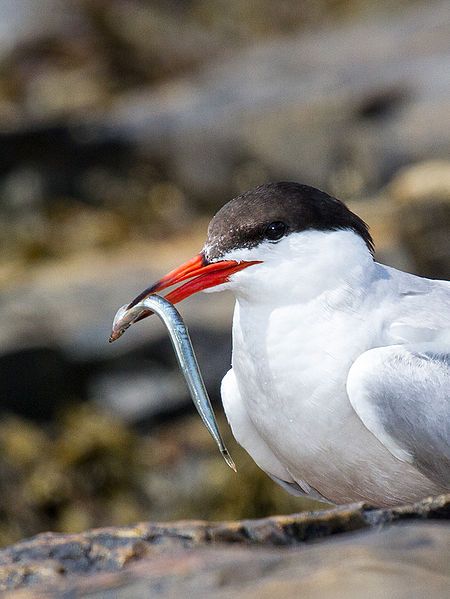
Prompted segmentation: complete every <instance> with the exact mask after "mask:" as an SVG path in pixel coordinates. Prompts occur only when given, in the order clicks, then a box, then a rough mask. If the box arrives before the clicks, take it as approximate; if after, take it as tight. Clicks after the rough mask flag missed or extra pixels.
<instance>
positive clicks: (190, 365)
mask: <svg viewBox="0 0 450 599" xmlns="http://www.w3.org/2000/svg"><path fill="white" fill-rule="evenodd" d="M151 313H154V314H156V315H157V316H158V317H159V318H160V320H161V321H162V323H163V324H164V325H165V327H166V329H167V331H168V333H169V337H170V341H171V342H172V346H173V349H174V351H175V356H176V358H177V361H178V365H179V367H180V370H181V372H182V374H183V376H184V378H185V380H186V383H187V387H188V389H189V393H190V395H191V398H192V401H193V402H194V405H195V407H196V409H197V411H198V413H199V414H200V417H201V419H202V421H203V423H204V425H205V426H206V428H207V429H208V432H209V434H210V435H211V437H212V438H213V439H214V441H215V442H216V444H217V447H218V448H219V451H220V453H221V454H222V457H223V458H224V460H225V462H226V463H227V464H228V466H229V467H230V468H231V469H232V470H234V472H237V468H236V465H235V463H234V461H233V459H232V458H231V455H230V453H229V451H228V449H227V448H226V446H225V443H224V441H223V438H222V435H221V434H220V430H219V427H218V424H217V420H216V416H215V414H214V410H213V408H212V405H211V401H210V399H209V395H208V391H207V390H206V386H205V383H204V381H203V377H202V374H201V372H200V368H199V365H198V362H197V358H196V355H195V352H194V348H193V345H192V341H191V338H190V336H189V331H188V328H187V326H186V324H185V323H184V321H183V318H182V316H181V314H180V313H179V312H178V310H177V309H176V308H175V306H174V305H173V304H172V303H171V302H169V301H168V300H167V299H165V298H164V297H161V296H160V295H156V294H152V295H149V296H148V297H146V298H145V299H143V300H142V301H140V302H139V303H137V304H136V305H134V306H133V307H132V308H129V307H128V304H126V305H124V306H122V307H120V308H119V309H118V310H117V312H116V315H115V317H114V320H113V326H112V331H111V335H110V337H109V342H110V343H112V342H113V341H116V340H117V339H119V338H120V337H121V336H122V335H123V334H124V333H125V331H126V330H127V329H129V328H130V326H131V325H132V324H134V323H135V322H137V321H138V320H141V319H142V318H144V317H145V316H148V315H149V314H151Z"/></svg>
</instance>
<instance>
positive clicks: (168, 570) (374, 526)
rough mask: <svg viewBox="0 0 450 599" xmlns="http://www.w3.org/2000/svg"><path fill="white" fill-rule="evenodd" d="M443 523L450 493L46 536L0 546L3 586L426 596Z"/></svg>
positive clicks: (437, 566) (443, 551)
mask: <svg viewBox="0 0 450 599" xmlns="http://www.w3.org/2000/svg"><path fill="white" fill-rule="evenodd" d="M448 520H450V494H449V495H442V496H439V497H435V498H428V499H425V500H423V501H421V502H419V503H416V504H413V505H407V506H401V507H396V508H391V509H378V508H372V507H370V506H367V505H364V504H351V505H347V506H340V507H336V508H331V509H328V510H324V511H318V512H303V513H300V514H293V515H289V516H273V517H269V518H263V519H257V520H242V521H234V522H204V521H194V520H193V521H178V522H172V523H152V522H147V523H140V524H138V525H136V526H131V527H117V528H116V527H111V528H101V529H94V530H91V531H87V532H84V533H81V534H55V533H44V534H40V535H37V536H36V537H33V538H32V539H29V540H25V541H21V542H19V543H17V544H15V545H12V546H10V547H7V548H5V549H3V550H1V551H0V589H1V590H2V591H3V592H6V591H12V590H14V595H10V594H9V593H8V594H6V595H5V596H6V597H8V596H14V597H78V596H83V597H85V596H89V597H98V598H100V597H102V598H105V599H106V598H109V597H111V598H112V597H114V598H116V597H134V598H139V597H153V596H170V597H182V596H187V594H188V592H189V590H192V589H194V588H195V589H196V596H204V594H205V596H206V595H207V594H208V593H211V592H214V593H216V592H217V593H219V594H218V595H216V594H215V595H214V596H229V594H228V595H227V592H228V593H230V592H233V596H236V597H253V596H257V595H258V596H259V597H261V596H263V597H264V596H267V597H269V596H271V595H270V592H271V591H270V589H272V590H274V589H275V588H276V589H277V596H278V597H290V596H293V595H292V593H294V591H295V592H298V593H300V592H301V591H302V589H303V586H304V585H306V586H305V589H308V593H310V594H307V596H308V597H309V596H312V597H315V596H316V594H317V593H319V592H322V591H324V589H325V594H322V595H321V596H333V597H340V596H341V594H340V593H341V592H343V591H342V589H347V590H346V592H349V593H350V594H349V595H347V596H355V597H356V596H358V594H357V592H358V589H360V588H361V586H360V585H361V584H362V582H363V581H364V580H366V581H367V583H368V587H367V590H368V592H370V591H371V590H374V594H373V595H372V594H370V596H371V597H378V596H380V597H381V596H384V597H386V596H389V597H391V596H394V594H395V592H396V589H397V588H398V589H400V588H401V589H402V591H401V593H400V594H395V596H396V597H397V596H398V597H403V596H405V597H406V596H409V597H419V596H425V595H422V594H421V593H422V591H423V590H424V587H423V585H424V584H425V585H426V586H427V587H428V589H429V591H430V594H429V595H428V596H433V597H441V596H442V597H444V596H445V595H444V593H445V589H447V592H448V589H449V588H450V571H449V568H448V563H447V557H448V549H450V523H449V522H448ZM355 533H357V534H355ZM330 537H333V538H330ZM347 557H348V559H349V560H350V562H349V563H351V562H352V561H353V562H354V561H355V560H356V562H358V560H362V561H360V562H359V566H358V568H357V570H358V576H357V577H356V579H355V580H354V581H353V583H354V584H353V583H351V585H350V587H348V584H349V581H348V580H347V579H346V578H345V576H343V577H342V578H341V577H338V578H339V579H340V582H338V584H337V587H336V586H333V593H336V594H333V595H328V594H327V591H326V586H327V585H326V584H325V588H324V587H323V583H324V582H325V583H326V577H327V576H328V575H329V573H328V574H327V571H328V570H329V569H330V568H331V570H333V571H334V572H335V569H336V567H337V566H338V562H339V561H340V562H341V566H342V568H343V571H344V570H345V569H347V570H348V564H347V566H346V562H347ZM424 568H425V570H427V572H425V574H426V575H425V576H424V572H423V570H424ZM285 570H286V572H285V574H283V572H284V571H285ZM311 572H313V574H314V576H313V579H312V580H311V578H310V575H311ZM353 572H354V570H353ZM244 573H245V575H244ZM335 573H336V572H335ZM324 577H325V578H324ZM314 580H315V582H314ZM400 582H401V585H400V586H399V584H400ZM334 583H336V581H334ZM273 585H278V586H276V587H275V586H273ZM280 585H281V586H280ZM342 585H343V586H342ZM352 585H353V586H352ZM377 585H378V586H377ZM391 585H393V586H391ZM417 585H419V586H417ZM420 585H422V586H420ZM331 586H332V585H331ZM19 589H20V591H19ZM227 589H228V590H227ZM256 589H257V590H256ZM330 590H332V589H331V587H330ZM197 591H198V592H197ZM407 592H409V593H410V594H409V595H407ZM261 593H262V594H261ZM352 593H354V595H353V594H352ZM381 593H384V595H382V594H381ZM411 593H412V594H411ZM317 596H319V594H317ZM342 596H344V595H342ZM447 596H448V595H447Z"/></svg>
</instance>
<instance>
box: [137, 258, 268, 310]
mask: <svg viewBox="0 0 450 599" xmlns="http://www.w3.org/2000/svg"><path fill="white" fill-rule="evenodd" d="M259 262H260V261H259V260H254V261H240V262H237V261H236V260H217V261H214V262H208V261H207V260H206V258H205V257H204V255H203V254H198V255H197V256H194V258H192V259H191V260H188V261H187V262H185V263H184V264H182V265H181V266H179V267H178V268H175V269H174V270H172V271H170V272H169V273H167V274H166V275H165V276H164V277H162V279H159V281H157V282H156V283H154V284H153V285H151V287H147V289H144V291H142V293H140V294H139V295H138V296H137V297H136V298H135V299H134V300H133V301H132V302H131V303H130V304H129V306H128V309H130V308H132V307H133V306H135V305H136V304H138V303H139V302H141V301H142V300H143V299H145V298H146V297H147V296H148V295H150V294H151V293H158V292H160V291H163V290H164V289H167V288H168V287H172V286H173V285H177V284H178V283H181V282H182V281H187V282H186V283H184V285H181V286H180V287H177V288H176V289H174V290H173V291H171V292H170V293H168V294H167V295H166V299H167V300H169V301H170V302H172V304H176V303H177V302H181V301H182V300H184V299H186V298H187V297H189V296H190V295H193V294H194V293H197V292H198V291H203V290H204V289H209V288H210V287H215V286H217V285H221V284H222V283H226V282H227V281H228V279H229V277H230V276H231V275H233V274H234V273H236V272H239V271H240V270H243V269H244V268H247V267H248V266H251V265H252V264H258V263H259ZM188 279H189V280H188ZM139 320H140V319H139Z"/></svg>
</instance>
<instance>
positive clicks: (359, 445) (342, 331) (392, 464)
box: [223, 304, 440, 505]
mask: <svg viewBox="0 0 450 599" xmlns="http://www.w3.org/2000/svg"><path fill="white" fill-rule="evenodd" d="M317 314H318V312H317V310H316V309H315V308H314V306H310V307H308V306H304V307H302V310H301V313H300V311H299V309H298V307H296V306H284V307H282V308H279V309H277V310H275V311H271V312H270V311H268V310H267V311H266V310H265V309H264V308H259V309H258V310H255V309H252V310H248V309H246V308H245V307H243V308H241V309H240V308H239V305H238V304H237V305H236V311H235V317H234V323H233V372H234V376H235V382H236V383H235V384H236V388H235V391H234V397H225V396H224V398H223V399H224V406H225V410H226V412H227V416H228V419H229V420H230V423H231V425H232V428H233V431H234V433H235V435H236V437H237V440H238V441H239V442H240V443H241V444H242V445H243V446H244V447H246V448H247V449H248V451H249V453H251V454H255V460H256V461H257V463H258V464H259V465H260V466H261V467H262V468H263V469H264V470H266V471H268V472H269V473H271V474H274V475H276V476H279V473H278V474H277V472H272V471H271V465H272V464H273V463H274V460H272V462H271V461H270V460H268V461H267V464H264V463H261V462H262V461H263V462H264V455H267V451H266V453H265V454H264V453H263V452H261V454H259V452H258V451H257V449H255V448H257V446H258V439H260V440H261V443H262V444H263V445H264V448H267V447H269V448H270V450H271V451H272V452H273V455H274V456H275V461H277V462H279V463H281V464H282V465H283V467H284V468H285V469H286V471H287V472H288V473H289V474H290V476H291V477H292V479H293V480H296V481H300V480H305V481H306V482H307V483H308V484H309V485H311V486H312V487H313V488H315V489H317V491H318V492H319V493H321V494H322V495H323V496H324V497H327V498H328V499H330V500H331V501H334V502H336V503H344V502H348V501H356V500H366V501H370V502H372V503H376V504H379V505H388V504H395V503H400V502H405V501H414V500H417V499H419V498H421V497H423V496H425V495H427V494H432V493H437V492H439V491H440V489H439V488H438V487H437V486H436V485H434V484H433V483H432V482H430V481H429V480H428V479H427V478H425V477H424V476H423V475H422V474H420V473H419V472H418V471H416V470H415V469H414V468H413V467H412V466H410V465H408V464H405V463H403V462H400V461H399V460H397V459H396V458H394V457H393V456H392V455H391V454H390V453H389V452H388V450H387V449H386V448H385V447H384V446H383V445H382V444H381V443H380V442H379V441H378V440H377V439H376V438H375V437H374V436H373V435H372V433H370V432H369V431H368V430H367V429H366V428H365V426H364V425H363V423H362V422H361V420H360V419H359V417H358V416H357V414H356V413H355V411H354V410H353V408H352V406H351V404H350V402H349V400H348V397H347V393H346V381H347V374H348V371H349V369H350V367H351V365H352V363H353V362H354V360H355V359H356V358H357V357H358V356H359V355H360V354H361V353H362V352H364V351H366V350H367V349H370V348H371V347H375V345H376V344H377V335H378V332H377V330H376V324H375V323H373V322H372V323H370V325H369V324H368V323H367V322H365V321H362V320H361V319H360V318H357V317H356V316H355V315H353V314H342V313H336V312H331V311H330V312H329V313H327V312H326V311H321V320H320V321H318V319H317ZM330 330H332V331H333V337H332V338H330V333H329V331H330ZM226 393H228V395H230V394H233V389H232V387H231V386H228V389H227V391H226ZM236 402H239V405H240V409H239V410H237V409H233V405H236ZM242 406H243V407H244V408H245V412H246V416H247V417H248V418H249V419H250V421H251V423H252V425H253V426H254V428H252V431H254V435H253V438H252V439H251V440H250V439H249V438H248V436H249V434H250V433H249V428H248V426H246V427H243V426H242V425H241V423H240V418H241V416H240V415H239V414H242V409H241V408H242ZM239 431H242V434H240V433H239ZM240 437H241V438H240ZM246 437H247V438H246ZM256 437H258V438H256ZM250 441H251V442H250ZM256 454H257V455H256ZM261 456H263V457H261ZM280 478H281V477H280Z"/></svg>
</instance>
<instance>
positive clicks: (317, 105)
mask: <svg viewBox="0 0 450 599" xmlns="http://www.w3.org/2000/svg"><path fill="white" fill-rule="evenodd" d="M418 23H420V35H416V33H417V27H418ZM449 27H450V23H449V20H448V14H447V7H446V3H444V2H437V3H435V2H433V3H431V4H428V5H427V7H426V8H425V7H424V6H409V7H408V8H407V9H406V8H405V10H403V11H402V12H401V14H397V15H396V16H395V17H393V16H392V15H389V17H386V18H382V17H381V18H379V20H373V21H370V22H368V21H367V20H361V21H359V22H358V21H356V20H352V22H351V24H349V25H345V26H342V27H336V28H334V29H331V28H324V29H322V30H319V31H315V32H310V33H302V34H301V35H298V36H292V37H289V38H285V39H278V40H276V41H268V42H266V43H262V42H260V43H259V44H257V45H254V46H252V47H249V48H247V49H240V50H239V51H238V52H236V53H234V54H233V55H231V56H230V57H229V58H224V59H218V60H216V61H213V62H211V63H210V64H207V65H205V67H204V68H203V69H200V70H199V71H198V73H197V74H196V76H193V77H190V78H189V79H187V78H183V79H180V80H178V81H172V82H171V83H165V84H164V85H161V86H160V87H155V88H153V90H152V92H151V93H148V92H147V91H145V92H141V93H138V92H133V93H130V94H129V95H125V94H124V95H123V96H122V97H121V98H118V99H117V101H116V102H115V104H114V106H113V107H112V108H111V111H110V112H109V114H106V113H105V114H104V115H103V116H101V117H100V118H97V117H96V120H95V121H94V123H93V122H92V120H91V119H89V116H88V118H87V122H86V123H85V125H86V126H89V127H92V126H93V125H94V124H96V125H97V126H98V131H99V132H102V133H101V134H102V135H106V134H107V132H108V131H109V132H110V134H111V135H119V136H120V137H121V138H122V139H124V140H127V142H128V143H137V144H142V145H143V146H144V147H146V148H147V149H149V150H151V151H155V152H156V153H159V154H161V155H164V156H165V157H167V160H168V164H169V165H170V171H171V172H172V173H174V176H175V179H176V180H177V182H178V183H179V184H180V185H181V186H182V188H183V189H185V190H187V191H188V193H189V194H190V196H191V197H193V198H199V197H200V198H202V199H203V201H204V202H208V204H209V205H210V206H212V207H213V208H215V207H216V206H217V205H218V204H219V203H221V202H222V200H223V198H224V197H226V196H227V195H231V194H232V193H233V192H236V191H239V190H238V189H236V181H237V180H236V178H235V174H236V172H239V171H240V169H241V167H242V164H246V163H248V161H251V162H255V163H256V164H258V165H260V167H259V172H260V173H266V176H267V177H269V178H272V179H273V178H278V179H282V178H288V179H294V180H300V181H305V182H308V183H310V184H313V185H317V186H319V187H325V188H327V189H328V190H331V191H334V192H335V193H337V194H338V195H340V196H342V197H343V198H344V199H346V198H347V199H348V198H349V197H357V196H359V195H361V194H362V193H367V192H370V193H373V192H374V191H376V190H379V189H380V188H381V187H382V186H383V185H384V184H386V183H387V182H388V181H389V180H390V178H391V177H392V175H393V174H394V173H395V172H396V170H398V168H399V167H401V166H403V165H406V164H409V163H411V162H417V161H419V160H421V159H426V158H428V159H429V158H442V157H445V156H447V155H448V152H449V149H450V147H449V138H448V131H447V128H446V127H443V123H445V122H446V114H447V112H448V94H449V89H450V76H449V71H448V68H447V64H448V49H447V44H446V40H447V39H448V36H449ZM431 49H433V50H431ZM233 186H234V188H233Z"/></svg>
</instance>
